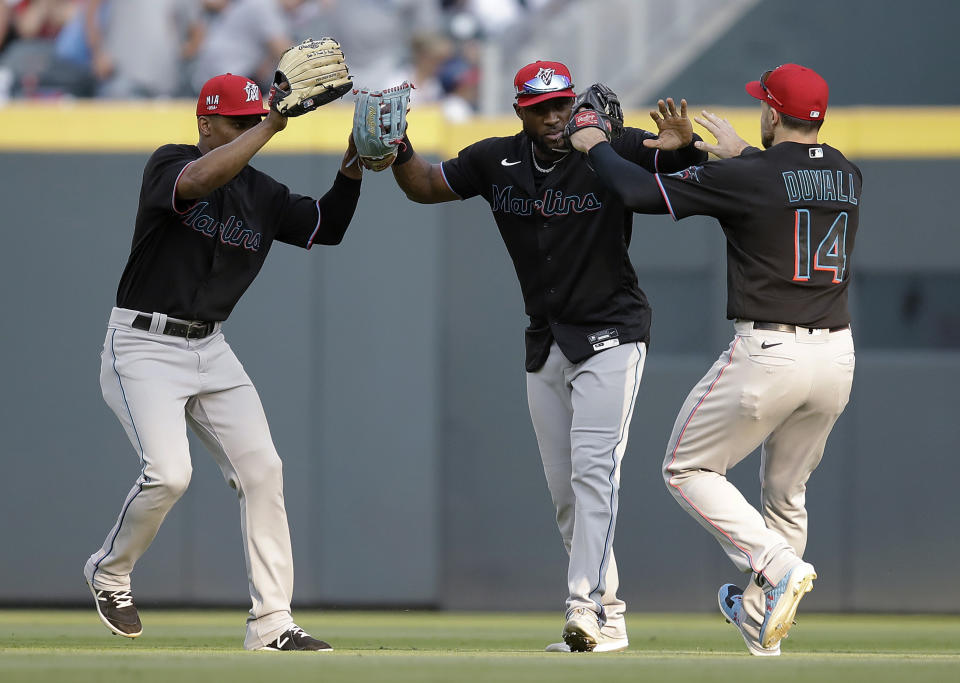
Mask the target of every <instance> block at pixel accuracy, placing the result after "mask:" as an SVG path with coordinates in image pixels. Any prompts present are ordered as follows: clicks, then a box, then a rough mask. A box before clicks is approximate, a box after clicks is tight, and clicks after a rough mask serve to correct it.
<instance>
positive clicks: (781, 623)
mask: <svg viewBox="0 0 960 683" xmlns="http://www.w3.org/2000/svg"><path fill="white" fill-rule="evenodd" d="M815 578H817V572H816V570H815V569H814V568H813V565H812V564H810V563H809V562H799V563H797V564H795V565H794V566H793V567H792V568H791V569H790V571H788V572H787V575H786V576H784V577H783V578H782V579H780V583H778V584H777V585H776V586H770V585H767V587H766V588H764V589H763V592H764V593H765V596H764V600H765V604H764V616H763V626H761V627H760V645H761V646H762V647H765V648H772V647H774V646H776V645H777V644H778V643H779V642H780V640H781V639H782V638H783V637H785V636H786V635H787V632H788V631H789V630H790V627H791V626H793V618H794V617H795V616H796V614H797V606H798V605H799V604H800V598H802V597H803V596H804V595H805V594H807V593H809V592H810V591H811V590H813V580H814V579H815Z"/></svg>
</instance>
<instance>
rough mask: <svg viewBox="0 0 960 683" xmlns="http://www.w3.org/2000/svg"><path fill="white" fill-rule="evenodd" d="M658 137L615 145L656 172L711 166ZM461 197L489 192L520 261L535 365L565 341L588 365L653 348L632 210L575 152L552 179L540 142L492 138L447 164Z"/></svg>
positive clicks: (530, 365)
mask: <svg viewBox="0 0 960 683" xmlns="http://www.w3.org/2000/svg"><path fill="white" fill-rule="evenodd" d="M651 137H655V136H654V135H653V134H652V133H648V132H647V131H643V130H639V129H636V128H626V129H625V130H624V133H623V135H622V136H621V137H619V138H617V139H616V140H615V141H614V143H613V144H614V145H615V148H616V149H617V151H618V152H619V153H620V154H622V155H623V156H624V157H626V158H627V159H631V160H633V161H635V162H636V163H638V164H640V165H641V166H643V167H644V168H646V169H648V170H650V171H651V172H655V171H666V172H669V171H674V170H679V169H681V168H685V167H687V166H689V165H690V164H695V163H699V162H702V161H703V160H705V159H706V153H705V152H700V151H699V150H697V149H695V148H694V147H693V146H692V145H690V146H689V147H686V148H684V149H682V150H677V151H675V152H659V151H657V150H653V149H648V148H646V147H644V146H643V145H642V142H643V140H644V139H645V138H651ZM441 169H442V171H443V175H444V178H445V179H446V182H447V184H448V185H449V187H450V189H451V190H453V191H454V192H455V193H456V194H457V195H459V196H460V198H461V199H467V198H469V197H473V196H476V195H480V196H482V197H483V198H484V199H485V200H486V201H487V202H488V203H489V204H490V208H491V209H492V210H493V216H494V219H495V220H496V223H497V227H498V228H499V229H500V235H501V237H502V238H503V241H504V243H505V244H506V246H507V250H508V251H509V253H510V257H511V259H512V260H513V265H514V268H515V269H516V272H517V277H518V278H519V280H520V289H521V291H522V293H523V299H524V303H525V305H526V313H527V315H528V316H529V317H530V325H529V327H528V328H527V331H526V368H527V370H528V371H531V372H533V371H535V370H537V369H539V368H540V367H541V366H542V365H543V364H544V362H545V361H546V358H547V355H548V354H549V352H550V345H551V343H552V342H553V340H556V342H557V344H558V345H559V346H560V349H561V351H563V354H564V355H565V356H566V357H567V358H568V359H569V360H570V361H571V362H574V363H578V362H580V361H582V360H584V359H586V358H588V357H589V356H591V355H592V354H594V353H597V352H598V351H601V350H603V349H605V348H609V347H611V346H615V345H616V344H618V343H627V342H633V341H643V342H649V337H650V306H649V304H648V303H647V297H646V296H645V295H644V293H643V291H642V290H641V289H640V287H639V286H638V284H637V275H636V273H635V272H634V269H633V265H632V264H631V262H630V256H629V254H628V252H627V248H628V247H629V245H630V235H631V227H632V213H631V212H630V211H629V210H628V209H627V208H626V207H625V206H624V204H623V202H622V200H621V199H620V198H619V197H618V196H617V195H616V194H615V193H613V192H611V191H610V190H608V189H607V187H606V186H605V185H604V184H603V183H602V182H600V179H599V178H598V177H597V176H596V174H595V173H594V171H593V169H592V168H591V167H590V165H589V163H588V161H587V158H586V156H585V155H583V154H580V153H577V152H572V153H570V154H568V155H567V156H566V157H565V158H564V159H563V160H561V161H560V162H559V163H558V164H557V165H556V167H555V168H554V170H552V171H551V172H550V173H547V174H545V175H544V174H538V173H536V172H535V171H534V166H533V151H532V144H531V141H530V138H528V137H527V135H526V134H525V133H522V132H521V133H518V134H517V135H515V136H513V137H503V138H488V139H486V140H481V141H480V142H477V143H475V144H473V145H470V146H469V147H466V148H464V149H463V150H461V151H460V154H459V155H458V156H457V157H456V158H454V159H449V160H447V161H445V162H443V164H442V165H441Z"/></svg>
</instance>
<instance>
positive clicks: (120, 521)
mask: <svg viewBox="0 0 960 683" xmlns="http://www.w3.org/2000/svg"><path fill="white" fill-rule="evenodd" d="M116 334H117V331H116V330H111V331H110V354H111V355H112V356H113V373H114V374H115V375H116V376H117V384H118V385H119V386H120V395H121V396H122V397H123V405H124V406H126V408H127V415H128V416H129V417H130V425H131V426H132V427H133V433H134V435H135V436H136V437H137V446H139V447H140V452H139V453H137V456H138V457H139V458H140V476H139V477H138V479H137V481H138V483H137V491H136V493H134V494H133V495H132V496H130V497H129V498H128V499H127V500H126V502H125V503H124V505H123V509H122V510H121V511H120V517H119V519H118V520H117V528H116V531H114V532H113V535H112V537H111V538H110V547H109V548H108V549H107V552H105V553H104V554H103V556H102V557H100V559H98V560H97V561H96V563H94V565H93V575H92V576H91V577H90V582H91V583H93V578H94V577H95V576H96V575H97V571H98V570H99V569H100V563H101V562H103V561H104V560H105V559H106V558H107V557H108V556H109V555H110V553H111V552H113V544H114V542H115V541H116V540H117V536H118V535H119V534H120V528H121V527H122V526H123V520H124V518H125V517H126V515H127V510H128V509H130V505H131V504H132V503H133V501H134V499H135V498H136V497H137V496H138V495H139V494H140V492H141V491H143V485H144V484H145V483H146V482H147V481H149V478H148V477H147V463H146V461H145V460H144V453H143V444H142V443H140V434H139V433H138V432H137V425H136V423H135V422H134V421H133V413H132V412H131V411H130V404H129V403H127V395H126V392H124V390H123V381H121V379H120V373H119V372H117V352H116V350H115V349H114V347H113V338H114V336H116Z"/></svg>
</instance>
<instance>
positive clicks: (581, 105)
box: [571, 83, 623, 138]
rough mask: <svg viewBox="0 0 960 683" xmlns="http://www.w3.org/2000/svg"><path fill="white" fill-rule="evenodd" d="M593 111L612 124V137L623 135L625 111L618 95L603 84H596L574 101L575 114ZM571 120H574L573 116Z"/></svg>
mask: <svg viewBox="0 0 960 683" xmlns="http://www.w3.org/2000/svg"><path fill="white" fill-rule="evenodd" d="M584 109H592V110H594V111H597V112H600V113H601V114H603V115H604V116H605V117H606V119H607V121H608V122H609V124H610V136H612V137H615V138H616V137H620V134H621V133H623V110H622V109H620V98H619V97H617V93H615V92H613V90H611V89H610V88H608V87H607V86H605V85H604V84H603V83H594V84H593V85H591V86H590V87H589V88H587V89H586V90H584V91H583V92H582V93H580V94H579V95H577V98H576V99H575V100H574V101H573V113H574V114H576V113H577V112H579V111H583V110H584ZM571 118H573V117H572V116H571Z"/></svg>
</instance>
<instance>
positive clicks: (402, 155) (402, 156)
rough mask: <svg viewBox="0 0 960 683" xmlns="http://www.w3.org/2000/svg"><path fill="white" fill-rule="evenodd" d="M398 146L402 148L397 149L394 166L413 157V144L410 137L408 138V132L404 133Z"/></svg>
mask: <svg viewBox="0 0 960 683" xmlns="http://www.w3.org/2000/svg"><path fill="white" fill-rule="evenodd" d="M398 147H399V148H400V149H399V150H398V151H397V159H396V161H394V162H393V165H394V166H400V165H401V164H405V163H407V162H408V161H410V160H411V159H412V158H413V145H411V144H410V138H408V137H407V136H406V134H404V136H403V139H402V140H401V141H400V144H399V145H398Z"/></svg>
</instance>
